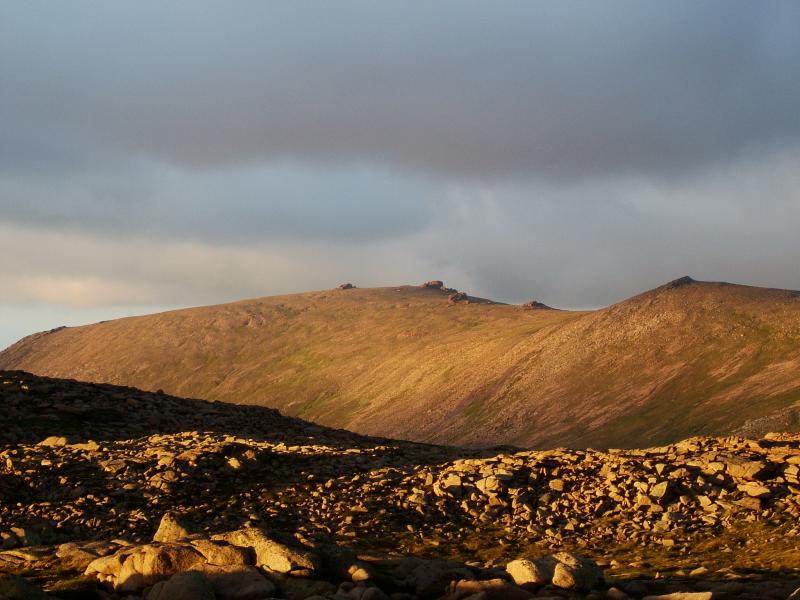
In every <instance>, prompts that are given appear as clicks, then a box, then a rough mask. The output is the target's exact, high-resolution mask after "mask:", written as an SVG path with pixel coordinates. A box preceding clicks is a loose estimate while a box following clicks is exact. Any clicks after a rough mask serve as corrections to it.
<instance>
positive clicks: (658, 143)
mask: <svg viewBox="0 0 800 600" xmlns="http://www.w3.org/2000/svg"><path fill="white" fill-rule="evenodd" d="M798 107H800V3H798V2H797V1H796V0H785V1H782V0H772V1H770V2H751V1H749V0H748V1H739V0H715V1H703V0H690V1H689V0H674V1H670V2H639V1H636V2H634V1H632V0H631V1H628V0H625V1H623V0H606V1H604V2H594V1H589V0H585V1H575V0H552V1H547V2H542V1H535V0H525V1H519V2H515V1H505V0H493V1H488V0H487V1H483V2H478V1H471V0H458V1H448V0H442V1H437V2H414V1H411V2H408V1H402V2H400V1H387V2H374V1H367V0H364V1H349V0H341V1H340V2H335V3H330V2H321V1H317V2H311V1H304V0H290V1H286V2H283V1H281V0H273V1H270V2H256V1H246V0H242V1H240V2H235V3H233V2H222V1H219V2H206V1H204V0H191V1H185V2H182V1H179V0H178V1H174V2H170V3H164V2H154V1H149V0H144V1H143V0H137V1H130V2H122V1H115V0H110V1H108V2H88V1H81V0H74V1H72V2H51V1H39V0H26V1H25V2H4V3H2V4H0V348H1V347H4V346H6V345H8V344H10V343H12V342H13V341H15V340H16V339H18V338H20V337H21V336H23V335H27V334H29V333H32V332H34V331H40V330H45V329H50V328H52V327H56V326H59V325H62V324H69V325H73V324H80V323H88V322H94V321H98V320H101V319H106V318H113V317H116V316H122V315H128V314H142V313H147V312H155V311H159V310H165V309H168V308H172V307H181V306H195V305H200V304H212V303H218V302H225V301H232V300H236V299H241V298H246V297H254V296H264V295H271V294H279V293H290V292H298V291H307V290H314V289H325V288H330V287H333V286H335V285H337V284H339V283H342V282H345V281H349V282H352V283H354V284H356V285H358V286H363V287H371V286H381V285H397V284H406V283H407V284H413V283H421V282H423V281H426V280H429V279H434V278H435V279H443V280H444V281H445V283H446V284H448V285H449V286H452V287H456V288H458V289H461V290H464V291H467V292H469V293H471V294H474V295H479V296H485V297H490V298H494V299H497V300H502V301H508V302H522V301H526V300H528V299H531V298H536V299H539V300H541V301H544V302H546V303H547V304H550V305H554V306H560V307H567V308H569V307H572V308H588V307H597V306H604V305H607V304H610V303H613V302H616V301H619V300H621V299H624V298H625V297H628V296H630V295H633V294H635V293H638V292H640V291H643V290H645V289H649V288H652V287H655V286H657V285H660V284H662V283H664V282H666V281H668V280H671V279H675V278H677V277H680V276H682V275H686V274H689V275H691V276H692V277H694V278H696V279H707V280H725V281H733V282H737V283H747V284H752V285H762V286H771V287H781V288H790V289H800V261H798V257H799V256H800V236H798V231H800V108H798Z"/></svg>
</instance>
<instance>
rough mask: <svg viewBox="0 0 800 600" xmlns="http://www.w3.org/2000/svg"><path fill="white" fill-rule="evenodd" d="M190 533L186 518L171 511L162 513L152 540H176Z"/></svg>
mask: <svg viewBox="0 0 800 600" xmlns="http://www.w3.org/2000/svg"><path fill="white" fill-rule="evenodd" d="M189 535H191V533H190V531H189V527H188V525H187V523H186V520H185V519H183V518H181V517H180V516H179V515H178V514H177V513H174V512H172V511H170V512H166V513H164V516H163V517H161V522H160V523H159V525H158V530H157V531H156V533H155V535H154V536H153V541H154V542H177V541H179V540H182V539H185V538H187V537H189Z"/></svg>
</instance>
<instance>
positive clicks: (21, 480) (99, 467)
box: [0, 371, 800, 600]
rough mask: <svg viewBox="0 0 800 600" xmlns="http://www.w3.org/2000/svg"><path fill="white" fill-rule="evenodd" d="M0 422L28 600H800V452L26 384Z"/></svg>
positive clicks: (734, 441)
mask: <svg viewBox="0 0 800 600" xmlns="http://www.w3.org/2000/svg"><path fill="white" fill-rule="evenodd" d="M0 406H2V407H3V416H4V417H5V421H4V422H3V427H0V469H2V470H1V471H0V596H2V597H3V598H8V599H9V600H11V599H37V600H38V599H41V600H45V599H46V598H60V599H61V600H101V599H106V600H110V599H112V598H126V599H128V600H137V599H139V600H142V599H143V600H178V599H189V598H191V599H193V600H198V599H207V600H247V599H256V598H259V599H260V598H264V599H267V598H284V599H287V600H312V599H314V600H319V599H321V598H326V599H331V600H333V599H340V600H347V599H351V600H358V599H360V600H367V599H371V600H389V599H390V598H391V599H393V600H468V599H472V600H476V599H488V600H501V599H502V600H508V599H511V600H513V599H518V600H528V599H532V598H551V599H553V600H558V599H561V600H566V599H575V600H578V599H585V600H589V599H590V598H591V599H595V600H597V599H603V598H608V599H612V598H616V599H619V598H629V599H631V600H633V599H637V600H640V599H642V598H664V599H667V598H671V599H675V598H687V599H688V598H691V599H697V600H700V599H708V598H712V597H713V598H719V599H730V600H733V599H741V600H753V599H755V598H776V599H778V598H796V597H797V594H798V593H800V592H793V590H796V589H798V586H800V551H798V550H800V547H799V546H798V542H799V541H800V527H798V518H800V487H798V486H799V485H800V479H798V478H799V477H800V436H798V435H790V434H771V435H769V436H766V437H765V438H763V439H758V440H755V439H751V440H748V439H744V438H739V437H726V438H709V437H705V438H692V439H688V440H683V441H681V442H679V443H676V444H673V445H669V446H665V447H660V448H648V449H643V450H613V451H608V452H603V451H599V450H569V449H564V448H561V449H555V450H544V451H538V450H524V451H517V452H509V451H504V452H502V453H499V454H498V453H496V452H495V451H493V450H474V449H473V450H469V449H463V448H456V447H445V446H433V445H424V444H416V443H412V442H404V441H396V440H390V439H378V438H371V437H365V436H360V435H356V434H353V433H350V432H347V431H343V430H334V429H330V428H327V427H323V426H319V425H315V424H312V423H308V422H304V421H302V420H300V419H295V418H290V417H285V416H282V415H280V414H278V413H277V411H275V410H272V409H268V408H263V407H257V406H241V405H233V404H229V403H224V402H207V401H202V400H192V399H186V398H179V397H173V396H170V395H168V394H164V393H154V392H143V391H141V390H137V389H134V388H129V387H118V386H112V385H107V384H104V385H99V384H91V383H82V382H78V381H74V380H60V379H51V378H44V377H38V376H34V375H31V374H29V373H24V372H20V371H13V372H9V371H0ZM37 588H44V590H45V591H46V592H47V595H45V594H44V593H43V592H42V591H41V590H40V589H37ZM792 594H794V595H792Z"/></svg>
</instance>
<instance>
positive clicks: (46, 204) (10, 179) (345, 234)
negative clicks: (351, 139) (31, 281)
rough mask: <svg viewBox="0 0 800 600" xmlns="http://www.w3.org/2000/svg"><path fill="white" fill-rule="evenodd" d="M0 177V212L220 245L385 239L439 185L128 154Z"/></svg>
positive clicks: (423, 206)
mask: <svg viewBox="0 0 800 600" xmlns="http://www.w3.org/2000/svg"><path fill="white" fill-rule="evenodd" d="M0 185H2V187H3V190H4V191H3V193H2V194H0V221H1V220H5V221H7V222H15V223H19V224H23V225H26V226H34V227H36V226H39V227H42V226H44V227H52V228H58V229H66V230H83V231H88V232H95V233H99V234H104V235H112V236H113V235H120V234H123V235H130V236H142V235H148V236H154V237H160V238H172V239H193V240H201V241H205V242H211V243H224V244H227V243H242V244H247V243H251V242H253V241H258V240H267V239H269V240H278V239H284V240H286V239H307V240H329V241H336V240H352V241H365V240H374V239H379V238H391V237H397V236H402V235H406V234H408V233H410V232H415V231H419V230H421V229H424V228H425V227H427V226H428V225H429V223H430V222H431V221H432V220H435V219H436V217H437V214H438V213H439V209H438V203H437V189H438V187H439V186H438V185H435V184H433V183H431V182H427V181H425V180H424V179H420V178H408V177H399V176H396V175H393V174H392V173H391V172H387V171H384V170H381V169H365V168H361V167H357V166H353V167H351V168H345V169H330V168H317V169H313V170H311V169H308V168H306V167H303V166H301V165H296V164H285V163H284V164H280V165H271V166H268V167H261V168H257V167H251V168H239V169H225V170H205V171H202V172H191V171H190V172H186V171H184V170H180V169H172V168H169V167H165V166H163V165H158V164H152V163H136V162H131V163H124V164H120V165H117V166H115V167H114V168H107V169H103V170H100V171H97V172H95V171H92V170H89V171H87V172H82V173H76V174H74V175H72V176H70V177H67V178H65V177H63V176H62V175H61V174H58V175H55V176H50V177H48V176H45V175H42V176H39V177H31V176H19V177H17V176H14V175H12V174H5V176H4V175H3V174H2V173H0Z"/></svg>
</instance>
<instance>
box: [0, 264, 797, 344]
mask: <svg viewBox="0 0 800 600" xmlns="http://www.w3.org/2000/svg"><path fill="white" fill-rule="evenodd" d="M684 277H689V278H690V279H691V280H692V282H693V283H712V284H714V283H722V284H726V285H735V286H744V287H761V286H753V285H750V284H748V283H742V282H738V281H719V280H700V279H695V278H694V277H691V276H690V275H683V276H681V277H677V278H674V279H671V280H669V281H664V282H661V283H659V284H657V285H656V286H654V287H652V288H647V289H644V290H638V291H636V292H634V293H633V294H631V295H629V296H625V297H621V298H618V299H616V300H614V301H612V302H610V303H609V304H604V305H596V306H558V305H553V304H548V302H547V301H546V300H544V303H545V304H547V305H548V306H550V307H551V308H556V309H559V310H567V311H577V312H581V311H595V310H601V309H603V308H606V307H608V306H611V305H613V304H616V303H618V302H622V301H624V300H627V299H630V298H632V297H634V296H636V295H638V294H641V293H645V292H648V291H652V290H654V289H656V288H658V287H661V286H663V285H666V284H669V283H672V282H673V281H677V280H679V279H683V278H684ZM342 283H353V282H342ZM444 284H445V286H448V285H449V282H447V281H445V282H444ZM353 285H354V286H355V288H361V289H383V288H386V289H388V288H394V287H403V286H412V287H413V286H415V285H421V284H420V283H417V284H413V283H398V284H394V285H380V286H372V285H365V286H362V285H358V284H355V283H354V284H353ZM332 289H336V288H335V287H330V288H315V289H309V290H296V291H287V292H282V293H278V294H269V295H266V296H253V297H249V298H232V299H228V300H223V301H221V302H218V303H213V304H187V305H183V306H161V307H158V306H148V307H143V306H139V307H137V306H122V307H114V306H112V307H105V308H103V309H100V310H99V311H97V312H93V311H89V312H87V311H85V310H82V311H76V312H75V313H72V314H71V313H69V312H66V313H65V312H59V313H58V315H57V316H54V317H53V318H63V317H64V316H65V315H66V320H65V321H64V322H60V323H57V324H53V325H52V326H46V327H44V328H42V329H37V330H34V331H30V330H29V329H27V322H26V321H23V322H22V327H26V329H24V330H23V329H18V331H25V332H26V333H22V334H21V335H16V337H14V335H15V334H14V329H12V330H11V333H9V332H8V330H6V331H5V332H2V331H0V351H2V350H4V349H6V348H8V347H9V346H11V345H13V344H14V343H16V342H18V341H20V340H21V339H22V338H24V337H26V336H28V335H32V334H34V333H41V332H44V331H49V330H51V329H54V328H57V327H62V326H63V327H81V326H84V325H95V324H97V323H101V322H104V321H109V320H114V319H124V318H126V317H138V316H147V315H153V314H160V313H164V312H171V311H176V310H185V309H190V308H198V307H202V306H216V305H224V304H233V303H236V302H241V301H245V300H257V299H259V298H269V297H272V296H284V295H294V294H306V293H316V292H324V291H327V290H332ZM456 289H458V288H456ZM762 289H777V290H785V291H790V292H791V291H795V290H792V289H790V288H785V287H775V288H762ZM459 291H465V292H467V294H469V295H470V296H475V294H472V293H470V291H469V290H459ZM481 297H483V296H481ZM483 298H485V299H486V300H491V301H493V302H496V303H500V304H506V305H517V304H522V303H523V302H527V301H530V300H537V301H543V300H542V298H540V297H536V298H533V297H528V298H525V299H523V300H517V301H510V300H504V299H500V298H497V297H494V296H485V297H483ZM34 311H35V316H34V318H36V319H37V322H41V321H40V319H41V316H42V314H46V315H47V314H50V313H47V312H46V311H43V312H39V311H38V310H36V309H35V308H34ZM92 315H94V317H97V318H93V317H92ZM85 319H89V320H85ZM45 322H48V323H55V322H54V321H45ZM4 333H5V335H3V334H4Z"/></svg>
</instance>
